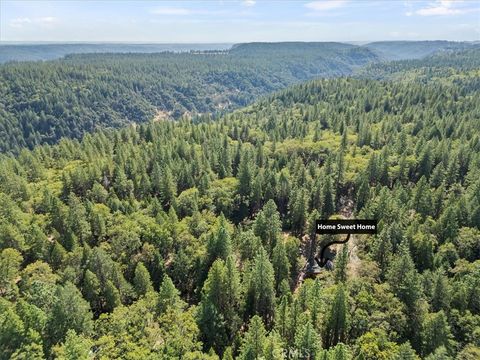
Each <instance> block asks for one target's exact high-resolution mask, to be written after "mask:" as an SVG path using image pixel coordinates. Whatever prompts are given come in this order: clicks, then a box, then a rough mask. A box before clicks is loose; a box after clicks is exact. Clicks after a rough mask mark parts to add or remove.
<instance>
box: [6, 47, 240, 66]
mask: <svg viewBox="0 0 480 360" xmlns="http://www.w3.org/2000/svg"><path fill="white" fill-rule="evenodd" d="M231 46H232V45H231V44H116V43H115V44H113V43H112V44H109V43H105V44H101V43H92V44H88V43H65V44H45V43H40V44H12V43H3V44H2V43H0V63H5V62H8V61H46V60H54V59H59V58H62V57H64V56H65V55H70V54H86V53H158V52H166V51H168V52H188V51H206V50H228V49H230V48H231Z"/></svg>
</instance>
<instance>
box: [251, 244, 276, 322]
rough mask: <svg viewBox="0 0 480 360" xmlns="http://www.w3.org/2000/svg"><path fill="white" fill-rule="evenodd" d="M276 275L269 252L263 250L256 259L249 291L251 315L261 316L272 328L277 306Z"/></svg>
mask: <svg viewBox="0 0 480 360" xmlns="http://www.w3.org/2000/svg"><path fill="white" fill-rule="evenodd" d="M274 286H275V275H274V271H273V266H272V264H271V263H270V261H269V259H268V255H267V252H266V251H265V250H264V249H263V248H261V249H260V251H259V252H258V254H257V256H256V257H255V261H254V264H253V269H252V275H251V278H250V284H249V291H248V293H249V294H250V299H249V301H250V304H249V305H250V309H251V314H257V315H260V316H261V317H262V318H263V320H264V322H265V324H267V326H270V324H271V323H272V320H273V308H274V304H275V289H274Z"/></svg>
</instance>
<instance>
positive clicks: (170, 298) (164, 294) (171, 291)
mask: <svg viewBox="0 0 480 360" xmlns="http://www.w3.org/2000/svg"><path fill="white" fill-rule="evenodd" d="M180 304H181V300H180V293H179V291H178V290H177V289H176V288H175V285H174V284H173V281H172V279H170V277H169V276H168V275H166V274H165V275H164V276H163V281H162V285H161V286H160V289H159V290H158V303H157V311H158V313H159V314H162V313H164V312H165V311H167V309H168V308H169V307H174V306H176V305H180Z"/></svg>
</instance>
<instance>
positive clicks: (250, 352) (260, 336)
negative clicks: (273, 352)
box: [238, 316, 266, 360]
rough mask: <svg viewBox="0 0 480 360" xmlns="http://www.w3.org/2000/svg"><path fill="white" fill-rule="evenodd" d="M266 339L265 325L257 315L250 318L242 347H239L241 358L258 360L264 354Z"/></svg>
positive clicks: (243, 359)
mask: <svg viewBox="0 0 480 360" xmlns="http://www.w3.org/2000/svg"><path fill="white" fill-rule="evenodd" d="M265 340H266V331H265V326H264V324H263V322H262V319H261V318H260V317H259V316H254V317H252V318H251V319H250V324H249V326H248V331H247V332H246V334H245V336H244V339H243V344H242V347H241V348H240V356H239V357H238V358H239V359H241V360H259V359H261V358H262V356H263V354H264V348H265Z"/></svg>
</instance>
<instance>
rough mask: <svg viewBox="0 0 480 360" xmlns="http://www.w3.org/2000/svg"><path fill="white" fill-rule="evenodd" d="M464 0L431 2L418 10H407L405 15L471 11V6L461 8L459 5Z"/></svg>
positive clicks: (456, 13)
mask: <svg viewBox="0 0 480 360" xmlns="http://www.w3.org/2000/svg"><path fill="white" fill-rule="evenodd" d="M462 2H463V1H453V0H437V1H435V2H432V3H430V5H429V6H427V7H424V8H421V9H418V10H416V11H407V12H406V14H405V15H407V16H412V15H414V14H416V15H420V16H445V15H458V14H464V13H466V12H469V11H471V10H472V9H469V8H464V7H462V8H460V7H459V6H458V5H459V4H461V3H462Z"/></svg>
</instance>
